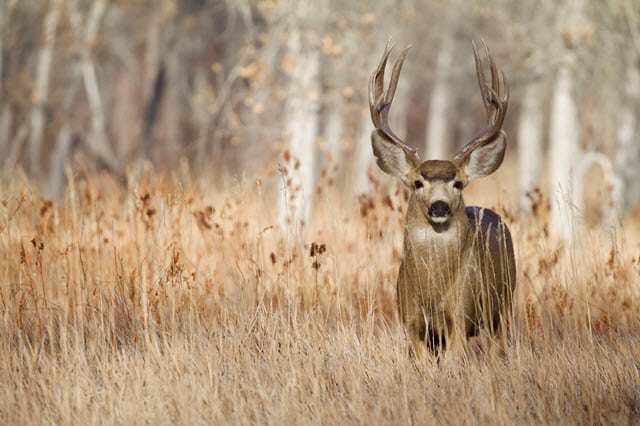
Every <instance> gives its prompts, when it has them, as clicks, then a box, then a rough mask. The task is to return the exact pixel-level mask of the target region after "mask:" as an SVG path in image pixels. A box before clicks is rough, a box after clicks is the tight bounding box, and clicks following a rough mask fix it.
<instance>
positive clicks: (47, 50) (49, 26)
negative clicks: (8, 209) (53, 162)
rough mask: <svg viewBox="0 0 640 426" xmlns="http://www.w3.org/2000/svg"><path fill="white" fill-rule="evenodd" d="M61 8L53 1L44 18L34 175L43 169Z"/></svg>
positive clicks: (33, 122) (34, 114) (32, 144)
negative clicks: (47, 108) (47, 107)
mask: <svg viewBox="0 0 640 426" xmlns="http://www.w3.org/2000/svg"><path fill="white" fill-rule="evenodd" d="M61 8H62V0H51V2H50V5H49V11H48V12H47V15H46V16H45V18H44V28H43V37H42V40H43V41H42V43H43V44H42V48H41V49H40V54H39V55H38V65H37V69H36V83H35V87H34V92H33V94H32V99H33V109H32V110H31V118H30V127H31V128H30V133H29V145H28V147H29V170H30V172H31V173H34V174H37V173H38V172H39V170H41V167H42V164H41V159H40V154H41V150H42V136H43V133H44V104H45V102H46V101H47V98H48V96H49V74H50V72H51V61H52V60H53V46H54V44H55V40H56V27H57V26H58V18H59V16H60V9H61Z"/></svg>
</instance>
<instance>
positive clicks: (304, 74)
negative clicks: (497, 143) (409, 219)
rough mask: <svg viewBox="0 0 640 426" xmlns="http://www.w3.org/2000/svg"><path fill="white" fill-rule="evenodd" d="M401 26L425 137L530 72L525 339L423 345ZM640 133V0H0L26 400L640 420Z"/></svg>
mask: <svg viewBox="0 0 640 426" xmlns="http://www.w3.org/2000/svg"><path fill="white" fill-rule="evenodd" d="M390 37H393V42H394V43H395V46H396V47H395V50H394V53H392V60H394V59H395V55H397V54H398V53H399V51H400V48H402V47H404V46H405V45H407V44H409V43H411V44H412V48H411V50H410V52H409V56H408V58H407V60H406V62H405V66H404V68H403V74H402V76H401V78H400V84H399V87H398V92H397V93H396V98H395V101H394V104H393V107H392V110H391V117H390V121H391V126H392V128H393V129H394V131H395V132H396V133H397V134H398V135H401V136H403V137H404V136H406V140H407V142H408V143H409V144H411V145H412V146H414V147H415V148H417V149H418V151H419V152H420V154H421V155H422V156H423V158H431V159H433V158H451V157H452V156H453V154H454V153H455V152H456V150H457V149H458V148H459V147H461V146H462V145H463V144H464V143H465V142H466V141H468V140H469V139H471V138H472V137H473V136H474V135H475V134H476V133H477V132H478V131H480V130H481V129H483V128H484V126H485V123H484V120H485V112H484V109H483V107H482V100H481V98H480V91H479V89H478V85H477V81H476V75H475V69H474V61H473V53H472V48H471V40H476V41H479V40H480V39H483V40H485V41H486V43H487V45H488V46H489V48H490V49H491V53H492V55H493V57H494V58H495V61H496V62H497V65H498V67H500V68H502V69H503V70H504V72H505V75H506V77H507V79H508V81H509V84H510V87H511V102H510V105H509V111H508V113H507V118H506V123H505V127H504V128H505V130H506V132H507V134H508V147H507V157H506V158H505V161H504V163H503V164H502V166H501V167H500V168H499V169H498V170H497V171H496V172H495V173H494V174H492V175H491V176H488V177H487V178H485V179H481V180H478V181H477V182H474V183H472V184H471V185H469V186H468V187H467V188H466V189H465V193H464V194H465V201H466V202H467V203H468V204H477V205H480V206H486V207H489V208H491V209H493V210H495V211H496V212H498V213H499V214H500V215H501V216H502V217H503V218H504V219H505V221H506V222H507V223H508V225H509V228H510V230H511V234H512V236H513V242H514V248H515V254H516V264H517V286H516V290H515V294H514V301H513V309H512V311H513V318H512V321H510V324H509V333H508V336H509V337H508V339H504V341H501V342H500V348H499V349H500V351H501V354H500V355H498V354H491V353H474V354H469V357H468V359H463V360H462V359H453V358H447V357H445V358H444V359H443V360H442V362H438V361H437V360H436V358H435V357H427V359H424V360H423V362H422V361H421V362H416V361H415V360H414V359H412V358H410V357H409V356H408V355H407V349H408V346H407V344H408V342H407V339H406V335H405V333H404V329H403V327H402V324H401V322H400V320H399V318H398V311H397V301H396V279H397V274H398V267H399V265H400V262H401V260H402V257H403V232H404V220H405V219H404V215H405V212H406V209H407V204H408V199H409V198H408V196H409V191H408V189H407V188H404V187H403V185H402V184H401V183H399V182H396V180H395V179H393V178H391V177H390V176H387V175H385V174H384V173H383V172H382V171H381V170H379V169H378V168H377V166H376V165H375V164H374V163H373V155H372V150H371V144H370V133H371V130H372V125H371V119H370V117H369V111H368V105H367V103H368V101H367V93H366V90H367V82H368V77H369V75H370V73H371V72H372V71H373V69H374V68H375V66H376V65H377V64H378V61H379V59H380V56H381V55H382V52H383V50H384V46H385V45H386V43H387V41H388V40H389V38H390ZM639 138H640V2H638V1H637V0H618V1H614V0H591V1H589V0H561V1H552V0H539V1H534V0H522V1H505V0H494V1H477V2H466V1H462V0H452V1H438V0H433V1H418V0H404V1H389V0H371V1H360V0H352V1H335V0H316V1H308V2H303V1H293V0H277V1H276V0H265V1H259V0H244V1H243V0H229V1H221V0H217V1H206V0H181V1H178V0H0V424H70V425H76V424H141V423H143V422H147V423H150V424H189V425H192V424H304V425H307V424H354V425H359V424H478V423H479V424H533V425H538V424H571V423H575V424H638V423H640V388H639V387H638V383H640V361H639V360H640V345H638V335H640V315H639V314H638V313H639V312H640V208H639V207H638V205H639V203H640V185H638V182H640V139H639ZM303 225H304V226H303Z"/></svg>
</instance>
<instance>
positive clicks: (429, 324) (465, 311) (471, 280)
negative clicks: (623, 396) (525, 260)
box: [369, 42, 516, 356]
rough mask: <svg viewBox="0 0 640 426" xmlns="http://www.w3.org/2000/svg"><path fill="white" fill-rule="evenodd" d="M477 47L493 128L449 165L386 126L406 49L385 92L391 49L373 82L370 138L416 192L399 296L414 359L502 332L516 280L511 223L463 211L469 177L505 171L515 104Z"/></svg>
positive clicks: (485, 212)
mask: <svg viewBox="0 0 640 426" xmlns="http://www.w3.org/2000/svg"><path fill="white" fill-rule="evenodd" d="M472 44H473V53H474V56H475V64H476V74H477V78H478V84H479V86H480V93H481V94H482V99H483V103H484V106H485V110H486V113H487V126H486V128H485V130H484V131H483V132H481V133H480V135H479V136H477V137H475V138H474V139H472V140H471V141H470V142H469V143H468V144H466V145H465V146H464V148H462V149H461V150H460V151H459V152H458V154H457V155H456V156H455V157H454V158H453V160H451V161H446V160H427V161H424V162H423V161H421V160H420V158H419V156H418V154H417V152H416V150H415V149H413V148H411V147H410V146H409V145H407V144H406V143H405V142H403V141H402V140H401V139H400V138H399V137H398V136H396V135H395V134H394V133H393V131H392V130H391V129H390V128H389V123H388V120H387V117H388V114H389V108H390V106H391V103H392V101H393V97H394V94H395V91H396V87H397V85H398V78H399V76H400V71H401V69H402V64H403V62H404V59H405V57H406V54H407V50H408V47H407V48H405V49H404V50H403V51H402V52H401V54H400V56H399V57H398V59H397V61H396V63H395V65H394V66H393V71H392V73H391V78H390V82H389V86H388V88H387V89H386V90H385V89H384V73H385V68H386V65H387V59H388V57H389V53H390V51H391V47H390V46H389V45H387V47H386V49H385V51H384V54H383V55H382V59H381V60H380V63H379V64H378V67H377V68H376V70H375V71H374V72H373V74H372V75H371V77H370V80H369V107H370V109H371V119H372V121H373V125H374V127H375V130H374V131H373V132H372V133H371V144H372V147H373V153H374V155H375V157H376V159H377V164H378V166H379V167H380V168H381V169H382V170H383V171H384V172H385V173H388V174H389V175H391V176H395V177H396V178H399V179H400V180H401V181H402V182H403V183H404V184H405V185H406V186H407V187H408V188H409V189H410V191H411V195H410V198H409V205H408V208H407V214H406V222H405V230H404V257H403V261H402V264H401V265H400V271H399V273H398V280H397V298H398V310H399V314H400V319H401V321H402V323H403V325H404V328H405V330H406V333H407V335H408V337H409V339H410V341H411V348H412V349H411V352H412V353H413V354H415V355H417V356H421V354H422V353H423V351H424V347H425V346H426V347H428V348H429V349H430V350H431V351H432V352H434V353H436V354H438V355H439V354H441V353H443V352H444V351H445V349H446V350H447V351H452V352H453V353H457V354H461V353H462V354H464V355H466V353H467V348H468V339H469V338H471V337H472V336H478V335H479V334H480V333H481V332H483V331H487V332H488V333H483V334H484V335H488V336H498V335H502V336H504V331H505V329H506V324H507V321H508V318H509V317H510V310H511V308H510V306H511V298H512V293H513V290H514V288H515V283H516V272H515V258H514V253H513V245H512V241H511V234H510V232H509V229H508V228H507V225H506V224H505V223H504V221H503V220H502V218H501V217H500V216H499V215H498V214H496V213H495V212H493V211H491V210H489V209H486V208H481V207H475V206H474V207H465V203H464V199H463V197H462V190H463V189H464V188H465V187H466V186H467V185H468V184H469V183H470V182H472V181H474V180H475V179H478V178H481V177H484V176H487V175H489V174H491V173H493V172H494V171H495V170H496V169H498V167H500V164H502V160H503V158H504V153H505V149H506V144H507V143H506V134H505V132H504V131H503V130H502V124H503V123H504V118H505V115H506V112H507V106H508V103H509V86H508V83H507V80H506V78H505V76H504V73H503V72H502V71H501V72H500V74H498V70H497V67H496V64H495V62H494V61H493V58H492V57H491V55H490V53H489V49H488V48H487V46H486V44H484V42H483V44H484V51H485V55H486V57H487V59H488V61H489V68H490V72H491V85H489V84H488V83H487V81H486V77H485V71H484V66H483V63H482V60H481V58H480V54H479V53H478V49H477V47H476V45H475V43H472ZM500 76H502V78H500ZM500 79H501V80H502V85H501V84H500ZM500 86H502V88H503V91H504V95H503V96H501V93H500V92H501V90H500ZM490 340H491V339H490Z"/></svg>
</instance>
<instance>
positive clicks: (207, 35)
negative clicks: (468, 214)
mask: <svg viewBox="0 0 640 426" xmlns="http://www.w3.org/2000/svg"><path fill="white" fill-rule="evenodd" d="M390 37H393V42H394V43H395V45H396V53H397V52H399V50H400V49H399V48H401V47H404V46H405V45H406V44H409V43H411V44H412V46H413V47H412V49H411V51H410V54H409V58H408V60H407V62H406V65H405V69H404V72H403V75H402V77H401V81H400V86H399V93H398V94H397V95H396V99H395V101H394V105H393V108H392V127H393V128H394V129H395V131H396V133H397V134H399V135H406V140H407V141H408V143H409V144H411V145H413V146H415V147H416V148H418V150H419V152H420V153H421V154H422V155H423V156H425V158H450V157H451V156H452V155H453V154H454V153H455V150H456V149H457V148H458V147H459V146H461V145H462V144H464V143H465V141H467V140H469V139H470V138H471V137H472V136H473V135H474V134H475V133H476V132H477V131H479V130H480V129H482V127H483V126H484V124H483V111H482V106H481V105H482V104H481V100H480V96H479V91H478V88H477V83H476V79H475V73H474V65H473V56H472V50H471V40H472V39H475V40H479V39H484V40H485V41H486V42H487V44H488V45H489V47H490V49H491V51H492V54H493V56H494V58H495V60H496V62H497V63H498V66H499V67H500V68H503V69H504V71H505V73H506V76H507V78H508V80H509V83H510V87H511V91H512V96H511V99H512V101H511V104H510V106H509V112H508V115H507V120H506V124H505V129H506V131H507V133H508V135H509V148H508V156H509V157H508V161H515V160H516V158H517V166H516V167H517V169H516V170H517V172H516V174H517V176H518V181H519V185H518V188H519V189H518V190H517V191H518V194H519V195H518V197H519V200H518V202H517V203H518V204H519V206H520V211H521V213H522V214H523V215H524V216H526V215H527V214H528V213H530V211H531V209H532V206H533V205H535V204H536V203H537V202H538V201H537V199H538V198H540V193H544V194H548V195H549V198H550V205H551V210H552V214H551V217H552V222H553V226H554V228H555V229H556V230H557V231H558V232H559V233H561V234H565V236H569V235H570V234H571V233H572V232H574V231H575V229H577V227H580V226H582V224H584V223H585V222H587V225H589V226H602V227H609V226H610V225H612V224H615V223H616V222H617V221H619V220H620V219H621V218H622V217H623V216H624V214H625V213H626V212H629V211H630V209H633V208H634V207H635V206H637V204H638V202H639V201H640V185H634V182H637V181H638V179H639V178H640V176H639V174H640V139H639V138H640V3H638V2H635V1H632V0H609V1H607V0H602V1H587V0H566V1H560V2H557V1H550V0H543V1H523V2H512V1H493V2H464V1H460V0H455V1H438V0H434V1H417V0H406V1H389V0H378V1H374V2H370V1H358V0H353V1H348V2H337V1H333V0H321V1H314V2H298V1H289V0H281V1H275V0H264V1H258V0H232V1H231V0H230V1H221V0H213V1H207V0H182V1H173V0H159V1H144V0H95V1H85V0H49V1H45V0H33V1H18V0H2V1H0V52H1V55H0V159H1V160H0V171H1V172H2V174H3V175H4V176H5V177H6V176H11V175H12V174H13V173H15V171H16V168H21V169H22V170H24V171H26V173H27V175H28V176H30V177H32V178H33V179H36V180H37V181H39V182H41V183H42V186H43V188H44V191H45V194H47V195H48V196H49V197H53V198H55V197H60V195H61V194H62V192H63V190H64V188H65V185H66V181H67V179H68V177H69V176H68V173H77V171H78V170H79V169H83V170H84V169H86V168H89V169H90V170H106V171H108V172H109V173H112V174H113V175H115V176H119V177H120V178H121V179H124V176H125V175H126V173H125V172H126V170H127V168H128V167H131V166H132V165H134V166H135V165H136V164H141V162H142V161H144V160H149V161H151V162H152V164H153V165H154V167H156V168H158V169H175V168H176V167H178V166H179V165H180V164H181V163H182V164H184V163H185V162H186V163H187V164H188V165H189V166H190V167H191V168H192V170H194V171H195V172H196V173H202V172H207V173H212V174H213V176H215V179H214V181H215V182H217V183H218V184H219V185H220V186H221V187H225V185H228V184H229V183H230V182H233V181H234V180H235V181H237V180H247V181H251V180H252V179H264V180H265V182H264V183H265V185H266V187H267V188H275V190H274V191H280V193H284V196H282V195H276V196H277V199H278V200H279V202H278V203H277V205H278V206H279V207H278V211H279V212H280V213H278V214H279V217H280V221H281V222H286V221H291V220H292V219H293V220H296V221H305V220H307V219H308V218H309V215H310V212H311V211H312V209H313V198H314V191H315V186H316V183H317V182H318V179H319V178H321V177H322V176H326V175H327V174H328V173H329V174H331V178H332V179H334V180H335V182H336V183H337V184H338V186H339V187H340V188H341V189H343V190H344V193H345V194H347V196H355V195H358V194H361V193H366V192H367V191H369V190H370V189H371V182H370V179H369V176H368V174H370V173H371V169H370V166H371V164H372V155H371V148H370V142H369V135H370V132H371V123H370V119H369V114H368V109H367V108H368V107H367V99H366V88H367V80H368V76H369V74H370V72H371V71H372V70H373V68H374V67H375V65H376V64H377V62H378V60H379V57H380V55H381V53H382V51H383V48H384V45H385V43H386V42H387V40H388V39H389V38H390ZM392 58H393V56H392ZM67 166H68V167H69V168H68V169H67ZM65 170H67V171H66V172H65ZM378 172H379V171H377V170H376V171H375V173H378ZM511 183H514V182H511ZM512 189H513V193H516V188H515V186H514V187H513V188H512ZM274 194H278V193H277V192H274ZM576 219H578V220H577V221H576Z"/></svg>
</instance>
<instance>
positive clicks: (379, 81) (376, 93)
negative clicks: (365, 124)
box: [369, 39, 393, 128]
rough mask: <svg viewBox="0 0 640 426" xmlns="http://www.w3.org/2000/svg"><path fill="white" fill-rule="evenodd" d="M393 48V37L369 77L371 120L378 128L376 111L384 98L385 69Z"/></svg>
mask: <svg viewBox="0 0 640 426" xmlns="http://www.w3.org/2000/svg"><path fill="white" fill-rule="evenodd" d="M392 48H393V46H392V44H391V39H389V41H388V42H387V46H386V47H385V49H384V53H383V54H382V58H381V59H380V62H379V63H378V67H377V68H376V70H375V71H374V72H373V74H371V76H370V77H369V109H370V111H371V120H372V121H373V124H374V126H375V127H376V128H378V127H379V119H378V114H377V112H376V110H377V107H378V105H377V104H378V102H379V101H380V99H381V98H382V92H383V90H384V70H385V68H386V67H387V59H389V53H391V49H392Z"/></svg>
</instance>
